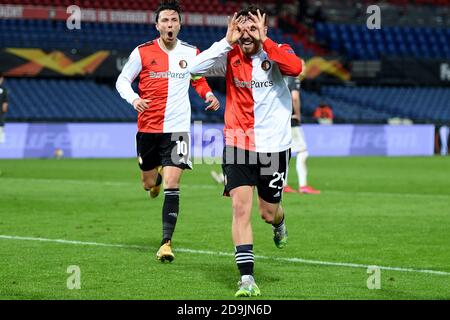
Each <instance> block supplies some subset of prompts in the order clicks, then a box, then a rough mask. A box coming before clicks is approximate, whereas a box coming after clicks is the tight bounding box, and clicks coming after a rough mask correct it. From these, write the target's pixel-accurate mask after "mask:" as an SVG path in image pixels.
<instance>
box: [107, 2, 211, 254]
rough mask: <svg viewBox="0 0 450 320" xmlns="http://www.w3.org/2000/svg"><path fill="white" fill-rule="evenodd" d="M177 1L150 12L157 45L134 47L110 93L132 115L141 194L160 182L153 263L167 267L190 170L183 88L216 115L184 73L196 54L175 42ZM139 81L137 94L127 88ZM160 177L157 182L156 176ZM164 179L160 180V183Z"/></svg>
mask: <svg viewBox="0 0 450 320" xmlns="http://www.w3.org/2000/svg"><path fill="white" fill-rule="evenodd" d="M180 12H181V10H180V7H179V5H178V2H177V1H165V2H163V3H162V4H161V5H160V6H159V7H158V9H157V10H156V29H157V30H158V31H159V33H160V37H159V38H158V39H155V40H152V41H150V42H147V43H145V44H142V45H140V46H138V47H137V48H136V49H134V50H133V52H132V53H131V55H130V58H129V60H128V62H127V63H126V64H125V66H124V68H123V70H122V73H121V74H120V76H119V78H118V79H117V83H116V88H117V91H118V92H119V93H120V95H121V96H122V98H124V99H125V100H126V101H128V102H129V103H130V104H132V105H133V107H134V109H136V111H137V112H138V132H137V134H136V147H137V155H138V161H139V167H140V169H141V178H142V183H143V186H144V189H145V190H147V191H149V193H150V197H152V198H154V197H156V196H158V194H159V191H160V186H161V183H162V180H164V205H163V208H162V230H163V236H162V241H161V247H160V248H159V250H158V252H157V254H156V257H157V259H158V260H160V261H162V262H164V261H172V260H173V259H174V258H175V256H174V254H173V252H172V235H173V233H174V230H175V225H176V222H177V218H178V215H179V213H180V212H179V195H180V179H181V175H182V172H183V170H184V169H191V166H192V163H191V160H190V151H189V149H190V134H189V131H190V125H191V105H190V102H189V94H188V90H189V84H190V83H192V86H193V87H194V88H195V90H196V91H197V93H198V94H199V95H200V96H201V97H202V98H203V99H205V101H206V102H207V103H209V105H208V106H207V107H206V110H214V111H216V110H217V109H218V108H219V101H218V100H217V98H216V97H215V96H214V95H213V93H212V92H211V88H210V87H209V86H208V84H207V82H206V80H205V79H204V78H200V77H199V78H191V75H190V73H189V71H188V69H187V67H188V65H189V64H190V61H191V60H192V58H194V57H195V56H196V55H197V54H198V53H199V50H198V49H197V48H196V47H194V46H191V45H189V44H187V43H186V42H183V41H181V40H179V39H178V38H177V36H178V33H179V31H180V28H181V14H180ZM137 76H139V94H137V93H135V92H134V91H133V89H132V87H131V84H132V83H133V81H134V80H135V78H136V77H137ZM161 173H162V176H161ZM162 177H164V178H162Z"/></svg>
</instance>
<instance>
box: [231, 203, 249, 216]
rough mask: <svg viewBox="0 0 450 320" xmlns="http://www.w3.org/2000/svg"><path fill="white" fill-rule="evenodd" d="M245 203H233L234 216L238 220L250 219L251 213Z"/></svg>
mask: <svg viewBox="0 0 450 320" xmlns="http://www.w3.org/2000/svg"><path fill="white" fill-rule="evenodd" d="M247 207H248V205H247V204H246V203H245V202H244V201H239V200H237V201H233V216H234V218H235V219H236V220H246V219H249V216H250V211H251V210H249V209H248V208H247Z"/></svg>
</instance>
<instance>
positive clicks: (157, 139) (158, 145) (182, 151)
mask: <svg viewBox="0 0 450 320" xmlns="http://www.w3.org/2000/svg"><path fill="white" fill-rule="evenodd" d="M190 140H191V139H190V135H189V133H188V132H177V133H146V132H138V133H137V134H136V149H137V156H138V161H139V167H140V168H141V170H142V171H150V170H153V169H155V168H156V167H158V166H160V165H162V166H163V167H178V168H180V169H192V162H191V159H190V155H191V152H190V148H191V141H190Z"/></svg>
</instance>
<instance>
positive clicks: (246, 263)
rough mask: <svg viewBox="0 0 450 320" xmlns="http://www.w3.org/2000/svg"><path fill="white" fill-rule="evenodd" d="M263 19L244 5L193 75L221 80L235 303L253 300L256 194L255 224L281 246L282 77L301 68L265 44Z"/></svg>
mask: <svg viewBox="0 0 450 320" xmlns="http://www.w3.org/2000/svg"><path fill="white" fill-rule="evenodd" d="M267 30H268V25H267V16H266V14H265V13H264V12H263V11H262V10H261V9H259V8H257V7H255V6H250V7H248V8H246V9H243V10H241V11H240V12H238V13H235V14H234V16H233V17H232V18H229V20H228V30H227V34H226V36H225V38H223V39H222V40H220V41H219V42H216V43H214V44H213V45H212V46H211V47H210V48H209V49H208V50H205V51H204V52H202V53H200V54H199V55H197V56H196V57H195V58H194V59H193V61H192V63H191V64H190V66H189V67H188V68H189V71H190V72H191V74H192V75H195V76H198V75H205V76H222V77H225V78H226V87H227V103H226V108H225V129H224V133H225V147H224V152H223V164H222V170H223V173H224V178H225V179H224V180H225V181H224V183H225V190H224V195H227V196H228V195H229V196H230V197H231V203H232V213H233V220H232V239H233V243H234V246H235V260H236V264H237V266H238V269H239V271H240V274H241V279H240V281H239V288H238V291H237V292H236V294H235V296H236V297H249V296H258V295H260V289H259V287H258V286H257V285H256V282H255V279H254V277H253V269H254V254H253V232H252V226H251V211H252V204H253V192H254V189H255V188H256V189H257V192H258V209H259V213H260V216H261V218H262V219H263V220H264V221H265V222H266V223H268V224H270V225H272V230H273V240H274V242H275V245H276V247H278V248H280V249H281V248H283V247H285V246H286V244H287V237H288V233H287V230H286V225H285V212H284V209H283V207H282V206H281V198H282V193H283V187H284V180H285V178H286V176H287V170H288V165H289V158H290V147H291V126H290V121H291V113H292V101H291V95H290V92H289V89H288V87H287V84H286V82H285V80H284V78H285V77H287V76H291V77H296V76H298V75H299V74H300V72H301V71H302V63H301V60H300V58H298V57H297V56H296V55H295V53H294V50H293V49H292V48H291V47H290V46H289V45H287V44H277V43H275V42H274V41H272V40H271V39H270V38H268V37H267Z"/></svg>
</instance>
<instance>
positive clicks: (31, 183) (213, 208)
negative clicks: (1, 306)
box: [0, 157, 450, 300]
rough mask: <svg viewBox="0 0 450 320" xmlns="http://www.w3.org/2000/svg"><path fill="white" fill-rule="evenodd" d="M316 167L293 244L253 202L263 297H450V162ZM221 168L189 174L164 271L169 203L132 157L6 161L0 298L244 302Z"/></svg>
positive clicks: (295, 203) (291, 217)
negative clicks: (282, 242)
mask: <svg viewBox="0 0 450 320" xmlns="http://www.w3.org/2000/svg"><path fill="white" fill-rule="evenodd" d="M292 160H295V159H292ZM292 160H291V164H290V184H291V185H292V186H295V185H296V174H295V161H292ZM308 168H309V183H310V184H311V185H312V186H314V187H315V188H317V189H320V190H322V194H320V195H298V194H285V195H284V196H283V204H284V207H285V210H286V223H287V228H288V230H289V244H288V245H287V247H286V248H284V249H282V250H279V249H277V248H276V247H275V245H274V243H273V240H272V230H271V227H270V226H269V225H267V224H265V223H264V222H263V221H262V219H261V218H260V217H259V215H258V213H257V211H256V206H254V210H253V211H254V212H253V231H254V252H255V256H256V257H255V279H256V281H257V283H258V285H259V287H260V289H261V294H262V295H261V297H260V298H261V299H293V300H298V299H450V157H446V158H445V157H431V158H420V157H417V158H382V157H355V158H310V159H309V163H308ZM211 169H214V170H216V171H219V170H220V166H219V165H199V164H197V165H195V167H194V170H193V171H190V172H186V173H185V174H184V176H183V180H182V185H181V198H180V201H181V207H180V216H179V219H178V224H177V229H176V231H175V235H174V239H173V242H174V253H175V256H176V259H175V261H174V262H173V263H165V264H162V263H160V262H158V261H157V260H156V258H155V253H156V251H157V249H158V247H159V242H160V240H161V206H162V201H163V196H162V194H161V195H160V196H159V197H158V198H156V199H150V198H149V197H148V195H147V194H146V193H145V192H144V191H143V189H142V187H141V183H140V179H139V169H138V166H137V163H136V160H134V159H98V160H97V159H92V160H74V159H73V160H72V159H61V160H1V161H0V170H1V172H2V174H1V176H0V299H164V300H169V299H182V300H194V299H195V300H196V299H219V300H222V299H234V293H235V291H236V289H237V281H238V279H239V273H238V270H237V267H236V265H235V262H234V256H233V244H232V241H231V204H230V200H229V199H227V198H224V197H222V196H221V193H222V186H220V185H218V184H216V183H215V182H213V180H212V179H211V176H210V170H211ZM255 204H256V202H255ZM69 266H76V269H77V270H79V271H80V273H76V274H72V273H68V268H69ZM368 266H377V267H378V268H379V273H378V271H375V272H374V273H368ZM69 271H70V268H69ZM369 271H370V270H369ZM74 275H79V280H80V281H79V286H78V287H79V289H73V290H70V289H68V282H69V284H70V283H72V284H73V282H71V280H70V279H73V278H72V277H73V276H74ZM378 275H379V278H378V279H379V286H377V284H378V283H375V284H376V286H375V288H373V286H369V287H371V288H372V289H369V288H368V282H369V284H373V283H372V281H371V279H372V278H373V277H377V276H378ZM369 277H372V278H370V279H369ZM68 279H69V281H68ZM368 279H369V281H368ZM69 287H70V286H69ZM377 287H379V289H377Z"/></svg>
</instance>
